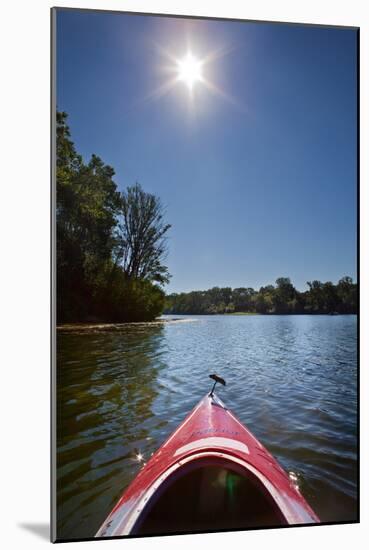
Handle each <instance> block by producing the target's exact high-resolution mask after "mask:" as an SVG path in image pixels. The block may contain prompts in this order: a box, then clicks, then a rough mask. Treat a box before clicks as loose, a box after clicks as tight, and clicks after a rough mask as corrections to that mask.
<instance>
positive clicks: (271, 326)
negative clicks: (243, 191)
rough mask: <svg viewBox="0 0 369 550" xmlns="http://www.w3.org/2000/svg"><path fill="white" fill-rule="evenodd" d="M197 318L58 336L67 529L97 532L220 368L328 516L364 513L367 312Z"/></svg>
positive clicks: (239, 405)
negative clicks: (360, 398)
mask: <svg viewBox="0 0 369 550" xmlns="http://www.w3.org/2000/svg"><path fill="white" fill-rule="evenodd" d="M186 321H188V322H182V321H180V320H179V321H176V322H171V323H167V322H164V323H163V322H160V323H157V324H155V325H148V324H143V325H139V326H138V325H129V326H127V325H123V326H116V327H115V328H114V329H112V328H110V329H109V330H106V329H97V328H96V327H95V328H93V329H89V330H86V329H84V328H83V327H80V328H79V330H78V331H77V333H76V332H75V331H74V332H73V331H72V330H66V331H65V332H63V331H61V332H59V333H58V357H57V366H58V367H57V386H58V387H57V392H58V404H57V409H58V418H57V420H58V434H57V435H58V437H57V440H58V441H57V443H58V454H57V461H58V536H59V537H63V538H68V537H79V538H81V537H91V536H93V535H94V534H95V532H96V530H97V529H98V527H99V526H100V524H101V522H102V521H103V519H104V518H105V517H106V515H107V513H108V512H109V511H110V509H111V508H112V506H113V505H114V504H115V502H116V500H117V499H118V497H119V496H120V494H121V492H122V490H123V489H124V488H125V487H126V486H127V485H128V483H129V482H130V481H131V480H132V479H133V477H134V476H135V475H136V474H137V473H138V471H139V469H140V467H141V465H142V463H141V462H140V461H137V455H138V453H139V454H140V455H142V457H143V459H144V460H147V458H148V457H149V456H150V455H151V453H152V452H154V451H155V450H156V449H157V447H158V446H159V445H160V444H161V443H162V442H163V441H164V440H165V439H166V438H167V437H168V436H169V434H170V433H171V432H172V431H173V430H174V429H175V428H176V426H177V425H178V423H179V422H180V421H181V420H183V419H184V417H185V416H186V415H187V414H188V412H189V411H190V410H191V409H192V408H193V406H194V405H195V404H196V403H197V402H198V401H199V399H200V398H201V397H202V396H203V395H204V394H205V392H207V391H208V390H209V388H210V384H209V382H210V381H209V379H208V375H209V374H210V373H211V372H218V373H219V374H221V375H222V376H224V377H225V378H226V380H227V386H226V387H225V388H223V387H221V388H219V392H218V393H219V395H220V396H221V398H222V399H223V400H224V401H225V402H226V404H227V405H228V406H229V407H230V408H231V409H232V410H233V412H234V413H235V414H236V415H237V416H238V417H239V418H240V420H241V421H242V422H244V423H245V424H247V425H248V427H249V428H250V429H251V430H252V431H253V432H254V433H255V435H256V436H257V437H258V438H259V439H260V440H261V441H262V443H263V444H264V445H265V446H266V447H267V448H268V449H269V450H270V451H271V452H272V453H273V454H274V456H275V457H276V458H277V460H278V461H279V462H280V463H281V465H282V466H283V467H284V468H285V469H286V470H287V471H288V472H290V474H291V475H293V476H295V477H296V483H298V485H299V487H300V489H301V491H302V492H303V494H304V495H305V496H306V498H307V499H308V500H309V502H310V503H311V505H312V506H313V507H314V509H315V510H316V511H317V513H318V514H319V515H320V517H321V519H322V520H323V521H347V520H352V519H355V518H356V512H357V494H356V493H357V461H356V424H357V422H356V391H357V388H356V329H357V327H356V317H354V316H257V315H254V316H234V317H232V316H213V317H199V318H197V319H195V318H193V317H190V318H187V319H186ZM135 457H136V459H135Z"/></svg>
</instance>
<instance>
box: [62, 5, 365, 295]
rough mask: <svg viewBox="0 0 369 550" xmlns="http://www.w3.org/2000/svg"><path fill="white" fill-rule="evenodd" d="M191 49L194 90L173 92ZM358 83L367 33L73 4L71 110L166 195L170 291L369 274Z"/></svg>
mask: <svg viewBox="0 0 369 550" xmlns="http://www.w3.org/2000/svg"><path fill="white" fill-rule="evenodd" d="M188 49H190V50H191V52H192V54H193V55H194V56H196V57H198V59H200V60H203V59H208V58H210V59H209V61H208V62H207V63H205V64H204V65H203V76H204V79H206V81H207V82H209V83H211V86H212V88H211V89H210V88H209V86H205V85H204V84H203V83H202V82H198V83H195V85H194V88H193V95H192V98H191V96H190V94H189V91H188V88H187V87H186V85H185V84H184V83H183V82H176V83H175V84H174V85H173V86H171V87H168V89H165V87H166V85H167V83H168V82H169V81H170V80H171V79H172V75H173V73H172V72H171V71H172V70H173V68H175V60H176V59H181V58H183V57H184V56H185V54H186V52H187V51H188ZM167 54H169V55H167ZM356 78H357V75H356V32H355V31H354V30H351V29H343V28H340V29H334V28H324V27H312V26H307V27H303V26H294V25H271V24H267V23H265V24H264V23H250V22H230V21H229V22H227V21H208V20H188V19H179V18H161V17H160V18H158V17H152V16H139V15H137V16H133V15H126V14H118V13H117V14H108V13H102V12H100V13H99V12H95V13H94V12H82V11H81V12H77V11H68V10H58V15H57V104H58V109H60V110H65V111H67V112H68V114H69V125H70V128H71V131H72V138H73V140H74V142H75V144H76V148H77V150H78V151H79V152H80V153H81V154H82V155H83V157H84V158H85V160H88V158H89V157H90V156H91V154H92V153H95V154H97V155H98V156H100V157H101V158H102V159H103V161H104V162H105V163H107V164H110V165H111V166H113V167H114V169H115V171H116V176H115V181H116V183H117V185H118V186H119V188H120V189H124V188H125V187H127V186H128V185H131V184H133V183H134V182H135V181H138V182H139V183H141V185H142V186H143V188H144V189H145V190H146V191H148V192H152V193H155V194H156V195H158V196H160V198H161V200H162V202H163V204H164V205H165V207H166V219H167V221H168V222H169V223H171V224H172V228H171V230H170V236H169V237H170V238H169V243H168V245H169V254H168V257H167V265H168V267H169V270H170V273H171V274H172V279H171V283H170V284H169V286H168V287H167V290H168V291H169V292H171V291H173V292H179V291H188V290H195V289H206V288H210V287H212V286H231V287H239V286H251V287H254V288H259V287H260V286H261V285H265V284H269V283H273V282H274V281H275V279H276V278H277V277H280V276H289V277H290V278H291V280H292V282H293V283H294V284H295V286H296V287H297V288H298V289H304V288H305V285H306V281H310V280H312V279H320V280H322V281H326V280H331V281H333V282H336V281H337V280H338V279H339V278H340V277H342V276H343V275H350V276H352V277H353V278H354V279H355V280H356V164H357V158H356V132H357V128H356ZM160 90H163V91H165V92H166V93H160Z"/></svg>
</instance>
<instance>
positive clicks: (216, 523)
mask: <svg viewBox="0 0 369 550" xmlns="http://www.w3.org/2000/svg"><path fill="white" fill-rule="evenodd" d="M230 472H232V474H230ZM209 475H210V477H209ZM186 476H187V477H186ZM180 478H182V481H178V479H179V480H180ZM226 478H227V479H230V481H232V480H233V481H234V480H236V482H237V483H238V484H239V486H240V487H243V486H244V487H245V490H244V493H245V494H246V493H247V494H248V495H254V497H253V502H252V506H253V509H252V508H250V507H249V506H248V504H247V502H246V500H245V496H244V497H243V500H242V501H240V502H239V503H238V504H237V503H235V504H234V503H233V504H232V505H233V507H234V510H235V512H234V513H235V515H237V516H238V522H236V523H234V522H232V517H231V516H232V513H233V512H232V510H233V509H230V510H229V509H228V508H229V506H228V508H227V509H226V508H225V507H224V503H223V504H220V505H219V506H220V508H219V510H220V509H221V510H222V512H221V517H219V518H216V514H215V512H212V506H213V508H214V506H215V505H216V500H217V498H218V496H217V494H218V493H219V490H218V493H216V492H215V489H214V487H215V486H216V484H218V485H219V484H220V482H222V480H223V481H224V480H225V479H226ZM205 479H206V480H207V485H206V486H205V485H204V480H205ZM201 480H202V481H201ZM246 480H247V483H249V485H246ZM175 483H177V485H175ZM224 483H226V482H225V481H224ZM227 483H228V482H227ZM191 484H192V485H193V490H192V493H191V494H192V495H193V496H192V497H189V496H187V498H193V499H194V500H199V498H200V497H199V496H198V495H199V494H200V487H204V486H205V487H206V488H205V491H203V493H204V492H205V493H206V495H205V497H207V498H206V499H205V501H204V503H203V506H204V507H206V508H209V510H210V512H211V514H212V515H211V518H212V520H211V521H210V520H208V521H207V523H206V522H205V523H204V522H202V523H201V522H200V523H196V524H195V523H194V524H193V526H191V525H192V524H191V521H189V522H187V523H186V522H181V521H180V522H179V523H178V518H177V519H176V520H174V519H173V520H172V522H171V521H170V518H171V514H172V512H173V507H175V506H180V505H182V511H181V514H182V513H183V515H186V514H187V515H188V508H191V506H192V505H191V503H190V505H189V506H187V507H185V506H184V504H183V503H181V502H180V501H181V495H182V493H181V491H182V492H183V491H184V492H185V493H186V494H187V495H189V494H190V486H191ZM180 486H181V487H182V489H180V488H179V487H180ZM171 487H172V488H171ZM228 489H229V488H228ZM231 489H232V487H231ZM176 490H177V492H178V498H177V499H175V498H174V500H173V496H172V497H171V498H172V500H170V492H172V493H175V492H176ZM228 492H229V491H228ZM261 493H262V494H263V498H264V500H265V504H263V503H262V502H260V504H259V507H260V509H261V508H262V507H263V506H264V507H265V510H267V509H270V512H271V513H270V514H269V515H265V517H264V520H263V522H262V523H260V522H257V523H255V525H254V524H253V523H252V521H253V520H252V519H248V516H249V512H246V510H249V511H250V510H253V512H255V509H256V508H257V506H258V504H257V501H258V500H260V499H259V494H261ZM160 498H161V500H160ZM183 498H184V497H183ZM229 498H230V497H229V495H228V497H227V499H228V500H229ZM248 498H249V499H250V498H251V497H250V496H249V497H248ZM202 500H204V498H202ZM164 501H166V502H167V506H168V509H167V510H166V511H165V509H163V508H162V509H163V510H164V512H163V514H165V517H167V518H168V525H167V528H166V527H165V526H164V527H157V529H159V533H160V532H161V534H165V533H166V532H187V530H188V531H190V532H194V531H196V530H198V529H199V530H200V531H201V530H215V531H216V530H219V529H220V528H221V527H222V525H224V526H225V528H229V527H230V528H232V527H233V526H234V527H236V528H251V527H253V526H255V527H256V526H259V525H263V526H274V525H296V524H311V523H318V522H319V518H318V517H317V515H316V514H315V513H314V511H313V510H312V509H311V508H310V506H309V505H308V503H307V502H306V501H305V499H304V498H303V496H302V495H301V493H300V491H299V489H298V487H297V486H296V484H295V483H294V480H293V479H290V477H289V476H288V474H287V473H286V472H285V471H284V470H283V469H282V468H281V466H280V465H279V464H278V462H277V461H276V460H275V459H274V457H273V456H272V455H271V454H270V453H269V452H268V451H267V450H266V449H265V447H264V446H263V445H262V444H261V443H260V442H259V441H258V440H257V439H256V437H255V436H254V435H253V434H252V433H251V432H250V431H249V430H248V429H247V428H246V427H245V426H244V425H243V424H242V423H241V422H240V421H239V420H238V419H237V418H236V417H235V416H234V414H233V413H232V412H231V411H230V410H229V409H227V408H226V407H225V405H224V404H223V403H222V401H221V400H220V399H219V398H218V397H217V396H216V395H215V394H213V395H210V394H209V395H206V396H205V397H204V398H203V399H202V400H201V401H200V402H199V403H198V404H197V406H196V407H195V408H194V409H193V410H192V411H191V413H190V414H189V415H188V416H187V417H186V418H185V420H184V421H183V422H182V423H181V424H180V425H179V426H178V428H177V429H176V430H175V431H174V432H173V433H172V435H171V436H170V437H169V438H168V439H167V440H166V441H165V443H164V444H163V445H162V446H161V447H160V448H159V449H158V450H157V451H156V452H155V453H154V454H153V456H152V457H151V459H150V460H149V461H148V462H147V464H145V466H144V467H143V468H142V469H141V471H140V472H139V473H138V475H137V476H136V478H135V479H134V480H133V481H132V483H131V484H130V485H129V486H128V488H127V489H126V491H125V492H124V493H123V495H122V497H121V498H120V499H119V501H118V502H117V504H116V505H115V507H114V508H113V510H112V511H111V513H110V514H109V515H108V517H107V518H106V520H105V521H104V523H103V524H102V525H101V527H100V529H99V530H98V532H97V533H96V535H95V536H96V537H112V536H128V535H139V534H159V533H157V529H155V528H154V527H155V523H153V521H154V520H153V518H154V517H155V514H154V516H153V513H155V506H157V507H159V508H160V506H162V507H163V502H164ZM214 510H215V508H214ZM150 514H151V516H150ZM227 514H228V516H229V517H228V522H225V523H224V522H223V523H222V520H224V517H225V515H227ZM242 514H244V521H243V517H242ZM177 516H178V514H177ZM150 517H151V521H150ZM145 518H146V519H145ZM209 521H210V523H209ZM224 521H225V520H224ZM255 521H256V520H255ZM268 521H270V523H269V524H268V523H266V522H268ZM176 522H177V524H178V526H179V527H176V526H175V523H176ZM150 526H151V527H150ZM197 527H198V529H197ZM150 529H151V530H150Z"/></svg>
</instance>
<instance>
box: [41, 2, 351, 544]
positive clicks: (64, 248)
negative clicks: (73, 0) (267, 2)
mask: <svg viewBox="0 0 369 550" xmlns="http://www.w3.org/2000/svg"><path fill="white" fill-rule="evenodd" d="M358 48H359V30H358V29H357V28H352V27H333V26H323V25H302V24H292V23H270V22H262V21H241V20H230V19H228V20H227V19H213V18H211V17H207V18H194V17H189V16H183V17H181V16H170V15H154V14H135V13H123V12H108V11H95V10H79V9H68V8H54V9H53V10H52V172H53V182H52V195H53V208H52V236H53V248H52V252H53V271H52V275H53V278H52V280H53V306H52V310H53V311H52V347H53V358H52V359H53V360H52V539H53V540H54V541H59V542H61V541H73V540H74V541H77V540H86V539H96V538H97V539H101V538H111V537H138V536H151V535H171V534H187V533H206V532H214V531H217V532H218V531H231V530H250V529H260V528H263V529H268V528H285V527H292V526H297V525H311V526H319V525H320V526H322V525H324V524H331V523H354V522H357V521H358V519H359V516H358V468H357V462H358V456H357V445H358V440H357V429H358V409H357V397H358V392H357V374H358V347H357V345H358V344H357V337H358V330H357V313H358V299H357V285H358V279H357V277H358V273H357V265H358V259H357V239H358V236H357V233H358V220H357V216H358V208H357V205H358V202H357V201H358V197H357V195H358V118H357V113H358V56H359V51H358ZM320 528H321V527H320Z"/></svg>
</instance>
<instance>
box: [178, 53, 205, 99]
mask: <svg viewBox="0 0 369 550" xmlns="http://www.w3.org/2000/svg"><path fill="white" fill-rule="evenodd" d="M177 70H178V80H181V81H182V82H184V83H185V84H186V85H187V86H188V88H189V90H192V88H193V85H194V84H195V82H200V81H202V79H203V78H202V62H201V61H200V60H199V59H197V58H196V57H194V56H193V55H192V53H190V52H189V53H188V54H187V55H186V57H184V58H183V59H181V60H180V61H177Z"/></svg>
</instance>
